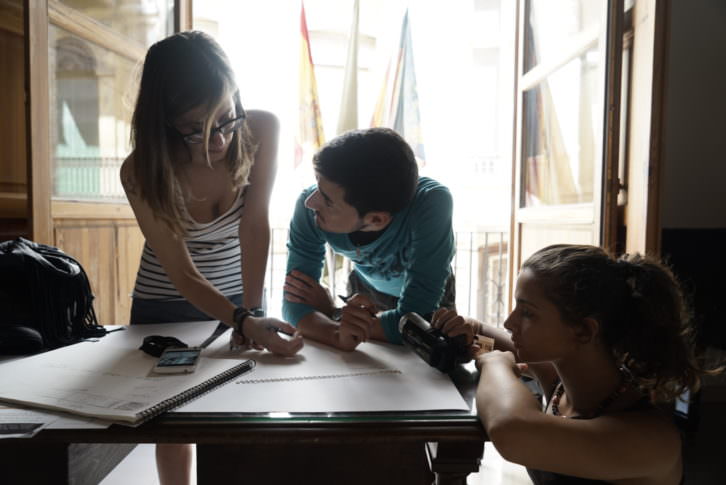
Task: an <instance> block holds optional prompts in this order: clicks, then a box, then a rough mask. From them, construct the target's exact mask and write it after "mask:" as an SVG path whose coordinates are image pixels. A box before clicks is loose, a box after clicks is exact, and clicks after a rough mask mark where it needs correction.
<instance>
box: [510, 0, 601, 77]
mask: <svg viewBox="0 0 726 485" xmlns="http://www.w3.org/2000/svg"><path fill="white" fill-rule="evenodd" d="M602 13H603V3H602V2H601V1H595V0H528V1H527V2H526V4H525V19H524V22H525V28H524V37H525V38H524V47H525V49H524V70H523V72H527V71H529V70H530V69H532V68H533V67H534V66H536V65H537V64H540V63H547V62H549V61H551V60H553V59H556V58H557V57H558V56H559V55H561V54H562V52H563V51H564V50H567V49H568V48H570V47H572V45H573V43H577V42H578V39H580V38H583V37H589V38H592V37H597V36H598V34H599V33H600V28H601V24H602V23H603V22H602Z"/></svg>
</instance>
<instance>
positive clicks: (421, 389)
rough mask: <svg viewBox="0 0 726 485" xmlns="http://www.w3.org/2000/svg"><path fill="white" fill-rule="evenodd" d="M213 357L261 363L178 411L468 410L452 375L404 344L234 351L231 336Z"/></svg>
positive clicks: (312, 345) (310, 345)
mask: <svg viewBox="0 0 726 485" xmlns="http://www.w3.org/2000/svg"><path fill="white" fill-rule="evenodd" d="M208 352H209V353H208V354H207V355H208V356H209V357H212V358H215V357H216V358H230V357H232V356H234V355H238V356H240V357H243V358H251V359H254V360H255V361H256V362H257V366H256V367H255V370H254V371H252V372H251V373H248V374H245V375H244V376H242V377H240V378H238V379H235V380H234V383H230V384H228V385H227V386H224V387H222V388H220V389H218V390H215V391H214V392H213V393H210V394H207V395H205V396H203V397H201V398H200V399H197V400H196V401H194V402H191V403H189V404H187V405H185V406H183V407H181V408H179V409H177V410H176V412H290V413H292V412H298V413H307V412H372V411H438V410H464V411H466V410H468V409H469V408H468V406H467V404H466V402H465V401H464V400H463V399H462V397H461V395H460V394H459V392H458V391H457V389H456V387H455V386H454V385H453V384H452V382H451V380H450V379H449V377H448V376H447V375H445V374H442V373H441V372H439V371H438V370H435V369H433V368H431V367H430V366H428V365H427V364H426V363H425V362H424V361H422V360H421V359H420V358H419V357H418V356H417V355H416V354H414V353H413V352H411V351H410V350H409V349H407V348H406V347H402V346H398V345H391V344H386V343H381V342H367V343H364V344H361V345H360V346H358V348H357V349H356V350H355V351H353V352H343V351H339V350H336V349H333V348H332V347H329V346H326V345H322V344H318V343H315V342H313V341H310V340H306V341H305V347H304V348H303V349H302V351H301V352H300V353H299V354H298V355H296V356H295V357H291V358H283V357H277V356H275V355H272V354H270V353H268V352H257V351H246V352H235V351H230V350H229V348H228V346H226V341H219V342H215V343H214V344H212V345H211V346H210V348H209V349H208Z"/></svg>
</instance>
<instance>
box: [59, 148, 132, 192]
mask: <svg viewBox="0 0 726 485" xmlns="http://www.w3.org/2000/svg"><path fill="white" fill-rule="evenodd" d="M54 161H55V167H54V177H53V196H54V197H57V198H61V199H73V200H86V201H91V202H94V201H98V202H123V201H125V200H126V195H125V194H124V190H123V187H122V186H121V181H120V180H119V170H121V164H122V163H123V161H124V159H123V158H120V157H55V160H54Z"/></svg>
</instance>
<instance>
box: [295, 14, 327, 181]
mask: <svg viewBox="0 0 726 485" xmlns="http://www.w3.org/2000/svg"><path fill="white" fill-rule="evenodd" d="M300 36H301V38H300V101H299V103H300V104H299V108H298V109H299V111H298V134H297V136H296V137H295V168H297V167H298V166H300V164H301V163H302V162H303V161H306V160H310V158H311V157H312V155H313V153H315V152H316V151H317V150H318V149H319V148H320V147H321V146H323V144H324V143H325V136H324V134H323V122H322V117H321V116H320V103H319V101H318V86H317V83H316V82H315V68H314V65H313V56H312V54H311V52H310V37H309V36H308V26H307V21H306V20H305V5H304V4H303V3H302V2H301V3H300Z"/></svg>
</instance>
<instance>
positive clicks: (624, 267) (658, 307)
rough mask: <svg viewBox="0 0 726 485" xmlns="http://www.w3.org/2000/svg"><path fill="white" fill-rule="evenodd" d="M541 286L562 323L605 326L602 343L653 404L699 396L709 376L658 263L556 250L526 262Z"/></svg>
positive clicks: (574, 248) (673, 285)
mask: <svg viewBox="0 0 726 485" xmlns="http://www.w3.org/2000/svg"><path fill="white" fill-rule="evenodd" d="M525 268H526V269H529V270H530V271H532V272H533V273H534V275H535V276H536V277H537V278H539V279H541V280H542V283H543V289H544V292H545V296H546V297H547V298H548V299H549V300H550V301H552V302H553V303H554V304H555V306H556V307H557V308H558V310H559V312H560V315H561V316H562V319H563V320H564V321H565V322H567V323H568V324H571V325H577V324H579V323H580V322H582V321H583V320H584V319H585V318H588V317H590V318H594V319H596V320H597V321H598V322H599V324H600V338H601V340H602V342H603V343H604V344H605V345H606V346H607V347H608V348H610V350H611V351H612V355H613V357H614V358H615V361H616V362H617V363H618V364H622V365H625V366H626V368H627V369H629V370H630V372H631V373H632V375H633V377H634V380H635V382H636V383H637V385H638V387H639V388H640V389H641V390H642V391H643V392H645V393H647V394H648V395H650V397H651V399H652V401H653V402H668V401H673V400H674V399H676V398H677V397H678V396H680V395H682V394H683V392H684V391H686V390H691V391H695V390H697V389H698V387H699V386H700V381H701V376H702V375H703V374H704V373H710V372H709V371H705V370H704V369H703V367H702V366H701V364H700V363H699V361H698V359H697V358H696V356H695V344H694V331H693V325H692V319H691V314H690V312H689V310H688V306H687V304H686V301H685V298H684V296H683V292H682V290H681V287H680V284H679V282H678V280H677V279H676V277H675V276H674V274H673V272H672V271H671V270H670V268H668V267H667V266H665V265H664V264H662V263H661V262H660V261H658V260H657V259H656V258H652V257H645V256H642V255H639V254H633V255H627V254H626V255H623V256H621V257H619V258H615V257H614V256H612V255H610V254H608V253H607V252H606V251H604V250H603V249H602V248H599V247H595V246H579V245H566V244H558V245H553V246H548V247H546V248H544V249H541V250H539V251H537V252H536V253H535V254H533V255H532V256H531V257H529V258H528V259H527V260H526V261H525V262H524V264H523V265H522V269H525Z"/></svg>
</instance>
